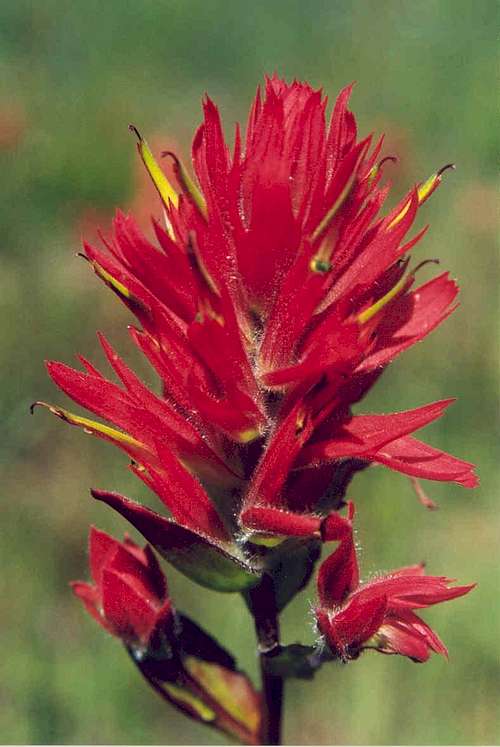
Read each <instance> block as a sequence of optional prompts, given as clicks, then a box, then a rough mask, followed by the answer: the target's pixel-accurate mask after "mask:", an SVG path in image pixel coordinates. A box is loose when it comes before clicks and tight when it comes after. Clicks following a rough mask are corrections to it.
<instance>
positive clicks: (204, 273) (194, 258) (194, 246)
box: [187, 231, 220, 296]
mask: <svg viewBox="0 0 500 747" xmlns="http://www.w3.org/2000/svg"><path fill="white" fill-rule="evenodd" d="M187 256H188V259H189V262H190V264H191V267H192V268H193V270H194V271H195V273H196V274H197V275H198V277H200V278H201V280H202V281H203V282H204V283H205V284H206V285H207V286H208V288H209V290H211V291H212V292H213V293H215V294H216V295H217V296H220V293H219V289H218V288H217V286H216V285H215V282H214V281H213V279H212V277H211V276H210V274H209V272H208V270H207V268H206V267H205V265H204V264H203V260H202V258H201V256H200V252H199V249H198V243H197V241H196V236H195V234H194V233H193V231H190V232H189V235H188V243H187Z"/></svg>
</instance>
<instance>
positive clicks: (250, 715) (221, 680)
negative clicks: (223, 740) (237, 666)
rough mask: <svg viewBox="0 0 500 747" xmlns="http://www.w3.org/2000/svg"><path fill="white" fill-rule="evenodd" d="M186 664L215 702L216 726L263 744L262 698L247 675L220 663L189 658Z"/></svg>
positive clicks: (185, 661) (205, 692) (204, 691)
mask: <svg viewBox="0 0 500 747" xmlns="http://www.w3.org/2000/svg"><path fill="white" fill-rule="evenodd" d="M183 664H184V666H185V668H186V670H187V671H188V672H189V674H190V676H191V677H192V678H193V680H194V681H195V682H196V683H197V685H198V686H199V687H200V688H201V689H202V690H203V693H204V695H205V696H208V698H206V699H207V701H208V702H209V703H211V702H213V703H214V710H215V712H216V713H217V719H216V723H217V726H218V727H219V728H223V729H224V730H225V731H228V732H229V733H236V735H238V734H241V733H242V731H244V732H246V733H247V737H246V741H247V742H249V743H255V744H257V743H258V742H259V733H260V722H261V698H260V695H259V694H258V693H257V692H256V690H255V689H254V687H253V685H252V683H251V682H250V680H249V679H248V677H247V676H246V675H244V674H243V673H241V672H236V671H232V670H230V669H227V668H225V667H223V666H221V665H220V664H214V663H212V662H207V661H203V660H202V659H199V658H196V657H194V656H188V657H186V658H185V659H184V661H183Z"/></svg>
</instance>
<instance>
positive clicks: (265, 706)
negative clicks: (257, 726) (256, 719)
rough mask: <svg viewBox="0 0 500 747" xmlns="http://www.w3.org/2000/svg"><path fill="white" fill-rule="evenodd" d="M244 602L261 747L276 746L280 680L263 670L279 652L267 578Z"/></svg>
mask: <svg viewBox="0 0 500 747" xmlns="http://www.w3.org/2000/svg"><path fill="white" fill-rule="evenodd" d="M247 601H248V606H249V608H250V611H251V613H252V615H253V618H254V624H255V632H256V635H257V641H258V650H259V661H260V672H261V678H262V744H269V745H279V744H281V722H282V714H283V678H282V677H280V676H278V675H274V674H270V673H269V671H268V670H267V666H266V664H267V661H268V659H270V658H272V657H273V656H276V654H278V653H279V652H280V649H281V646H280V633H279V621H278V613H277V610H276V599H275V594H274V584H273V581H272V579H271V577H270V576H268V575H264V577H263V579H262V581H261V582H260V584H259V585H258V586H256V587H255V588H253V589H251V590H250V591H249V593H248V596H247Z"/></svg>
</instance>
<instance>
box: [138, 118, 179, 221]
mask: <svg viewBox="0 0 500 747" xmlns="http://www.w3.org/2000/svg"><path fill="white" fill-rule="evenodd" d="M128 128H129V130H130V132H133V133H134V135H135V136H136V137H137V140H138V142H137V150H138V152H139V155H140V157H141V158H142V162H143V163H144V166H145V167H146V170H147V172H148V174H149V176H150V177H151V179H152V181H153V184H154V185H155V187H156V189H157V191H158V194H159V195H160V197H161V200H162V202H163V204H164V205H165V207H166V208H168V207H170V205H173V206H174V207H177V205H178V204H179V197H178V195H177V192H176V191H175V189H174V188H173V187H172V185H171V184H170V182H169V181H168V179H167V177H166V176H165V174H164V173H163V171H162V170H161V169H160V167H159V166H158V164H157V162H156V160H155V158H154V156H153V154H152V152H151V149H150V147H149V145H148V144H147V142H146V141H145V140H144V138H143V137H142V135H141V133H140V132H139V130H138V129H137V127H135V125H133V124H130V125H129V126H128Z"/></svg>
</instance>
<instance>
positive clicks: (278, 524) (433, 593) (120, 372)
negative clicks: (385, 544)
mask: <svg viewBox="0 0 500 747" xmlns="http://www.w3.org/2000/svg"><path fill="white" fill-rule="evenodd" d="M350 94H351V86H348V87H347V88H345V89H344V90H343V91H342V92H341V93H340V95H339V97H338V98H337V101H336V102H335V105H334V107H333V110H332V114H331V118H330V122H329V124H328V125H327V122H326V118H325V111H326V104H327V101H326V98H324V97H323V94H322V92H321V91H315V90H313V89H312V88H311V87H310V86H309V85H307V84H304V83H299V82H293V83H292V84H287V83H285V82H284V81H282V80H280V79H278V78H277V77H276V76H274V77H272V78H270V79H267V80H266V85H265V93H264V96H263V97H262V96H261V94H260V92H258V93H257V96H256V98H255V100H254V102H253V105H252V107H251V110H250V114H249V118H248V123H247V126H246V131H245V135H244V137H243V135H242V133H241V132H240V128H239V127H238V126H237V127H236V132H235V136H234V145H233V147H232V149H231V150H230V148H229V146H228V144H227V142H226V140H225V136H224V133H223V128H222V124H221V119H220V116H219V112H218V110H217V108H216V106H215V104H214V103H213V102H212V101H211V100H210V99H209V98H206V99H205V100H204V102H203V111H204V119H203V123H202V124H201V126H200V128H199V129H198V131H197V132H196V134H195V137H194V140H193V145H192V163H193V168H194V172H195V178H193V176H192V175H190V173H189V170H188V169H187V168H186V167H185V166H184V165H183V164H182V162H181V161H180V160H179V158H178V157H177V155H175V154H173V153H170V152H168V153H164V154H163V155H164V156H166V157H167V158H169V159H171V163H172V165H173V171H174V173H175V176H176V180H177V182H178V187H177V188H174V187H173V186H172V184H171V183H170V182H169V181H168V179H167V177H166V175H165V173H164V171H163V170H162V169H161V168H160V166H159V163H158V162H157V161H156V160H155V158H154V156H153V154H152V152H151V150H150V149H149V146H148V145H147V143H146V141H145V140H144V139H143V137H142V136H141V135H140V133H139V132H138V131H137V130H136V128H135V127H132V130H133V132H134V133H135V135H136V136H137V140H138V142H137V147H138V151H139V154H140V156H141V158H142V160H143V162H144V165H145V167H146V169H147V171H148V173H149V175H150V177H151V179H152V180H153V183H154V185H155V187H156V188H157V191H158V194H159V196H160V199H161V201H162V204H163V208H164V222H162V223H160V222H157V221H153V228H154V233H155V236H156V244H153V243H151V242H150V241H149V240H148V239H147V238H146V237H145V236H144V235H143V233H142V232H141V231H140V229H139V228H138V226H137V224H136V223H135V221H134V219H133V218H132V217H131V216H128V215H124V214H122V213H120V212H118V213H117V214H116V217H115V220H114V227H113V233H112V235H110V236H108V237H104V236H103V237H102V246H101V247H95V246H91V245H89V244H85V256H86V258H87V259H88V262H89V263H90V265H91V267H92V269H93V270H94V272H95V273H96V274H97V276H98V277H99V278H100V279H101V280H102V281H103V282H104V283H105V284H106V285H107V286H108V287H109V288H111V290H112V291H114V293H115V294H116V295H117V296H118V297H119V298H120V300H121V301H122V302H123V303H124V304H125V305H126V306H127V307H128V308H129V309H130V311H131V312H132V313H133V314H134V315H135V317H136V319H137V322H138V326H131V327H130V328H129V331H130V336H131V338H132V341H133V343H134V344H135V345H136V346H137V347H138V348H139V350H140V351H141V352H142V353H143V354H144V356H145V357H146V358H147V360H148V361H149V362H150V364H151V365H152V366H153V368H154V369H155V370H156V372H157V374H158V376H159V378H160V380H161V388H162V389H161V394H157V393H154V392H153V391H151V390H150V389H149V388H147V387H146V386H145V384H144V383H143V382H142V381H141V380H140V379H139V378H138V376H137V375H136V374H135V373H134V372H133V371H132V370H131V369H130V368H129V367H128V366H127V365H126V363H125V362H124V361H123V360H122V359H121V357H120V356H119V355H118V354H117V353H116V352H115V350H114V349H113V348H112V346H111V345H110V343H109V342H108V341H107V340H106V338H105V337H104V336H103V335H100V336H99V337H100V341H101V344H102V347H103V350H104V353H105V355H106V357H107V359H108V361H109V364H110V366H111V368H112V369H113V371H114V373H115V374H116V377H117V379H118V383H115V382H114V381H111V380H110V379H108V378H107V377H106V376H104V375H103V374H102V373H101V372H100V371H99V370H97V369H96V368H95V367H94V365H93V364H92V363H90V362H89V361H87V360H86V359H84V358H81V363H82V366H83V370H75V369H73V368H70V367H69V366H67V365H64V364H62V363H57V362H49V363H48V370H49V373H50V376H51V377H52V379H53V380H54V382H55V383H56V384H57V385H58V386H59V387H60V388H61V389H62V390H63V391H64V392H65V393H66V394H67V395H68V396H69V397H70V398H72V399H73V400H74V401H75V402H77V403H78V404H79V405H81V406H83V407H84V408H86V409H87V410H90V411H91V412H93V413H95V414H96V415H97V416H98V417H100V418H102V419H104V420H105V421H108V422H110V423H111V424H112V425H107V424H103V423H101V422H98V421H94V420H90V419H88V418H87V417H83V416H80V415H75V414H73V413H71V412H69V411H67V410H65V409H63V408H60V407H55V406H49V407H50V409H51V411H52V412H53V413H55V414H56V415H58V416H59V417H61V418H63V419H64V420H66V421H67V422H68V423H70V424H72V425H76V426H79V427H81V428H83V429H84V430H85V431H86V432H88V433H91V434H94V435H96V436H98V437H99V438H102V439H104V440H107V441H110V442H112V443H114V444H115V445H117V446H118V447H119V448H121V449H122V450H123V451H125V453H126V454H127V455H128V456H129V458H130V460H131V464H130V468H131V469H132V471H133V472H134V473H135V474H136V475H137V477H138V478H139V479H140V480H142V481H143V482H144V483H146V485H147V486H148V487H149V488H151V490H152V491H153V492H154V493H156V495H157V496H158V497H159V499H160V501H161V502H162V503H163V504H164V506H165V507H166V509H167V510H168V513H169V518H166V517H164V516H162V515H160V514H157V513H155V512H153V511H151V510H150V509H148V508H145V507H143V506H141V505H139V504H137V503H135V502H133V501H129V500H128V499H126V498H124V497H122V496H120V495H118V494H116V493H110V492H107V491H102V490H101V491H93V492H94V495H95V497H96V498H98V499H100V500H103V501H104V502H106V503H108V504H109V505H111V506H112V507H113V508H115V509H116V510H118V511H119V512H120V513H121V514H122V515H123V516H125V517H126V518H127V519H128V520H129V521H130V522H131V523H132V524H133V525H134V526H135V527H136V528H137V529H139V531H141V532H142V534H143V535H144V536H145V537H146V538H147V539H148V541H149V542H151V544H152V545H153V546H154V547H155V548H156V549H157V550H159V552H160V553H161V554H162V555H163V556H164V557H165V558H167V560H169V561H170V562H171V563H172V564H173V565H175V566H176V567H177V568H179V569H180V570H181V571H183V572H184V573H186V574H187V575H188V576H190V577H191V578H194V579H195V580H196V581H198V582H200V583H202V584H204V585H206V586H209V587H211V588H215V589H218V590H223V591H237V590H242V589H250V588H253V587H254V586H255V585H256V584H258V583H260V579H261V578H262V575H263V574H266V573H267V574H269V573H271V575H272V568H273V567H274V566H273V557H274V556H275V555H276V553H279V552H280V548H281V546H282V545H283V543H285V542H289V541H290V539H291V538H294V540H295V542H299V544H300V542H306V541H307V542H313V541H315V542H320V541H329V540H336V541H339V542H340V545H339V546H338V548H337V549H336V551H335V552H334V554H333V555H332V556H331V557H330V558H329V559H328V560H327V561H326V562H325V563H324V564H323V566H322V568H321V571H320V575H319V600H320V605H319V607H318V610H317V616H318V623H319V628H320V630H321V632H322V633H323V634H324V636H325V638H326V640H327V641H328V643H329V645H330V647H331V649H332V651H333V652H335V653H336V655H338V656H340V657H342V658H352V657H353V656H355V655H357V653H359V651H360V650H361V648H364V647H367V646H370V647H375V648H378V649H379V650H381V651H385V652H399V653H403V654H405V655H408V656H411V657H412V658H414V659H416V660H419V661H422V660H424V659H425V658H427V655H428V652H429V650H431V649H432V650H434V651H439V652H444V647H443V644H441V643H440V641H439V639H437V638H436V637H435V635H434V634H433V633H432V632H431V631H430V629H428V628H427V627H426V626H425V625H424V623H423V622H422V621H421V620H420V619H419V618H418V617H417V616H416V615H415V613H414V612H413V610H414V609H416V608H419V607H424V606H427V605H429V604H434V603H436V602H439V601H443V600H445V599H451V598H453V597H456V596H459V595H461V594H464V593H466V592H467V591H468V590H469V589H470V587H457V588H455V589H448V588H447V581H446V579H441V578H435V577H428V576H424V575H423V570H422V568H420V567H414V568H410V569H402V570H399V571H396V572H394V573H393V574H391V575H390V576H388V577H383V578H380V579H378V580H376V581H374V582H371V583H368V584H364V585H361V586H359V587H358V571H357V562H356V557H355V550H354V545H353V541H352V527H351V519H352V516H351V517H350V518H348V519H342V517H341V516H340V514H338V513H337V512H338V510H339V509H340V508H341V507H342V506H343V505H344V497H345V494H346V490H347V486H348V484H349V482H350V480H351V479H352V477H353V476H354V475H355V473H356V472H357V471H359V470H361V469H364V468H365V467H367V466H369V465H371V464H382V465H385V466H386V467H388V468H390V469H392V470H395V471H398V472H401V473H403V474H405V475H408V476H410V477H411V478H412V479H416V478H425V479H429V480H439V481H452V482H456V483H459V484H460V485H463V486H465V487H469V488H470V487H474V486H475V485H476V482H477V481H476V477H475V475H474V472H473V467H472V465H471V464H469V463H468V462H464V461H462V460H461V459H458V458H456V457H454V456H451V455H449V454H446V453H444V452H443V451H441V450H439V449H438V448H435V447H433V446H429V445H428V444H426V443H424V442H422V441H420V440H418V439H417V438H415V436H414V435H413V434H414V433H415V431H417V430H419V429H420V428H422V427H423V426H425V425H427V424H428V423H431V422H432V421H434V420H436V419H437V418H439V417H441V416H442V415H443V413H444V411H445V410H446V408H447V407H448V405H449V404H450V403H451V400H449V399H448V400H442V401H439V402H434V403H431V404H427V405H424V406H421V407H418V408H415V409H411V410H406V411H404V412H397V413H393V414H360V413H358V412H357V411H356V412H355V413H353V408H355V406H356V405H357V403H358V402H359V401H360V400H362V399H363V397H364V396H365V395H366V393H367V392H368V391H369V390H370V388H371V387H372V386H373V385H374V383H375V382H376V381H377V380H378V379H379V377H380V376H381V374H382V373H383V371H384V369H385V368H386V367H387V365H388V364H389V363H390V362H391V361H392V360H393V359H394V358H395V357H396V356H398V355H399V354H400V353H401V352H403V351H404V350H406V349H408V348H409V347H411V346H412V345H414V344H416V343H417V342H419V341H420V340H422V339H423V338H424V337H425V336H426V335H428V334H429V333H430V332H431V331H432V330H434V329H435V328H436V327H437V326H438V325H439V324H440V323H441V322H442V321H443V320H444V319H446V318H447V317H448V316H449V315H450V314H451V313H452V312H453V310H454V309H455V308H456V296H457V293H458V288H457V286H456V284H455V282H454V281H453V280H452V279H450V277H449V276H448V274H447V273H446V272H443V273H440V274H437V275H436V276H435V277H433V278H432V279H431V280H429V281H427V282H425V283H423V284H422V285H417V284H416V275H417V272H418V270H419V268H420V266H421V264H424V263H422V262H421V263H420V264H412V260H411V252H412V251H413V249H414V248H415V246H416V244H417V243H418V242H419V241H420V239H421V238H422V237H423V235H424V233H425V231H426V229H425V228H424V229H423V230H421V231H419V232H417V233H416V234H415V235H413V236H409V233H410V230H411V228H412V226H413V225H414V223H415V219H416V217H417V214H418V212H419V210H420V208H421V206H422V205H423V204H424V203H425V201H426V200H427V199H428V198H429V197H430V196H431V194H432V193H433V192H434V191H435V190H436V189H437V187H438V186H439V184H440V183H441V180H442V174H443V171H444V169H440V170H439V171H436V172H435V173H434V174H432V175H431V176H430V177H429V178H428V179H427V180H425V181H423V182H421V183H419V184H417V185H416V186H414V187H412V188H411V189H410V190H409V191H408V193H407V194H405V195H404V196H403V198H402V199H401V200H400V201H399V202H398V204H397V205H396V206H395V207H394V208H392V209H391V210H389V211H388V212H386V213H385V214H383V212H382V210H383V205H384V202H385V200H386V198H387V195H388V192H389V185H388V184H386V183H384V164H385V163H386V162H387V160H388V159H387V158H381V157H380V154H381V150H382V144H383V143H382V139H380V140H378V141H377V142H374V141H373V138H372V136H369V137H366V138H362V139H360V138H359V137H358V133H357V128H356V121H355V118H354V116H353V114H352V113H351V112H350V111H349V109H348V101H349V96H350ZM416 285H417V287H415V286H416ZM41 404H43V403H41ZM92 542H93V543H94V544H93V547H94V549H93V550H92V552H91V559H92V567H93V576H94V580H95V584H96V585H95V587H88V586H82V585H77V586H76V587H75V591H76V592H77V593H78V595H79V596H80V597H81V598H82V599H83V600H84V601H85V603H86V604H87V606H88V607H89V609H90V610H91V612H92V613H93V614H94V615H95V616H97V617H98V618H99V619H100V620H101V622H103V624H105V626H106V627H107V628H108V629H110V630H111V631H112V632H115V633H118V634H119V635H124V636H130V635H132V634H133V635H135V636H137V637H138V638H140V639H141V640H145V639H146V638H147V636H148V634H149V632H150V631H151V629H152V627H153V626H154V624H155V621H156V620H157V619H158V616H162V615H166V614H167V612H168V602H167V601H166V589H165V588H164V587H162V586H161V584H160V586H157V587H155V589H154V590H152V589H151V588H149V591H150V592H151V594H150V596H149V598H148V601H147V602H145V601H144V589H145V587H144V586H142V585H141V584H139V586H137V584H135V583H134V584H132V585H131V584H130V583H129V581H128V580H127V578H128V571H127V569H128V568H130V567H131V565H132V564H133V565H134V567H135V568H136V569H138V568H139V566H138V564H142V565H145V564H146V565H148V568H150V569H151V568H153V566H152V565H151V563H153V561H152V559H151V556H150V555H149V551H148V553H147V554H146V555H142V554H141V555H140V557H139V555H138V551H137V550H136V549H133V548H132V546H131V545H130V544H129V543H126V544H125V546H120V548H119V549H118V550H117V549H116V545H115V544H113V545H112V548H113V549H112V550H111V549H110V548H108V545H107V543H108V540H105V539H103V536H102V535H100V534H98V533H94V534H93V539H92ZM295 546H297V545H295ZM110 547H111V546H110ZM309 557H310V556H309ZM255 558H258V559H259V560H258V562H256V560H255ZM291 560H292V559H291V556H290V562H291ZM102 568H104V570H102ZM298 575H299V577H300V578H299V579H298V581H297V584H296V587H297V588H296V589H294V590H293V592H291V593H294V592H295V591H297V589H298V588H301V585H303V584H304V583H305V582H306V580H307V577H308V576H307V573H306V572H304V573H302V575H301V574H298ZM275 582H276V584H277V583H278V581H277V579H276V578H275ZM141 583H142V582H141ZM118 587H119V589H120V592H119V594H118V597H117V589H118ZM139 587H140V588H139ZM117 598H120V599H121V603H122V604H123V605H125V606H126V607H127V611H124V610H120V609H118V607H119V603H118V602H116V600H117ZM139 600H141V601H139ZM142 609H143V610H144V619H142V620H140V619H136V617H137V614H139V613H138V611H139V610H142ZM136 613H137V614H136ZM141 615H142V613H141V614H139V618H140V617H141Z"/></svg>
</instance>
